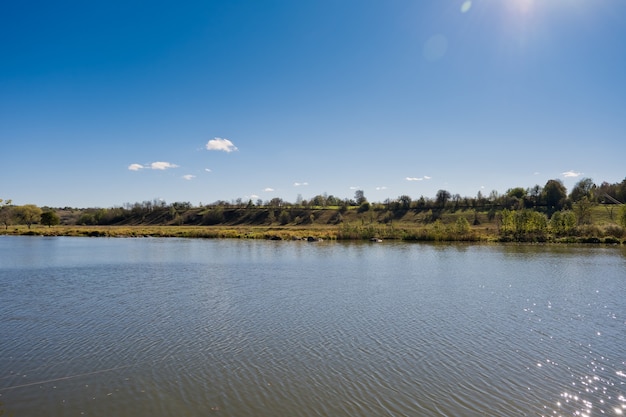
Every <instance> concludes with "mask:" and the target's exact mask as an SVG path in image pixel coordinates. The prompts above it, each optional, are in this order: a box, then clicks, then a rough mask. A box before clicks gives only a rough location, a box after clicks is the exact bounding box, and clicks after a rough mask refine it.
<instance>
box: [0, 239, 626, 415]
mask: <svg viewBox="0 0 626 417" xmlns="http://www.w3.org/2000/svg"><path fill="white" fill-rule="evenodd" d="M0 288H1V292H0V402H2V404H3V405H2V406H0V410H4V411H7V412H10V413H13V415H15V416H39V415H41V416H44V415H45V416H73V415H76V416H78V415H90V416H110V415H116V416H172V415H177V416H206V415H221V416H277V415H285V416H460V415H462V416H485V415H490V416H524V415H528V416H540V415H545V416H557V415H561V416H570V415H589V416H591V415H594V416H595V415H621V413H622V412H626V399H625V398H624V395H625V394H626V386H625V385H624V384H625V383H626V343H625V342H626V338H625V337H624V335H626V333H625V330H626V302H625V300H624V296H625V295H626V254H625V253H624V249H620V248H613V247H591V246H586V247H570V246H565V247H563V246H529V245H527V246H505V245H497V246H486V245H484V246H483V245H471V246H467V245H422V244H400V243H388V242H383V243H382V244H369V243H368V244H362V243H347V244H343V243H331V242H329V243H326V242H324V243H307V242H270V241H247V240H244V241H241V240H193V239H173V238H168V239H153V238H148V239H109V238H96V239H93V238H65V237H63V238H62V237H58V238H43V237H0ZM622 410H623V411H622Z"/></svg>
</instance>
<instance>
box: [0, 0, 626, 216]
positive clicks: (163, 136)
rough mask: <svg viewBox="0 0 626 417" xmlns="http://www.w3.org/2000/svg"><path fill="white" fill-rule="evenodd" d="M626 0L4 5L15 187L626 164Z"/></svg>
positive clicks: (171, 197)
mask: <svg viewBox="0 0 626 417" xmlns="http://www.w3.org/2000/svg"><path fill="white" fill-rule="evenodd" d="M625 156H626V2H625V1H623V0H459V1H456V0H298V1H293V0H263V1H258V0H250V1H244V0H233V1H211V0H204V1H184V2H166V1H159V0H156V1H155V0H153V1H128V0H124V1H117V0H110V1H82V0H80V1H64V0H61V1H58V2H50V1H36V0H34V1H13V2H3V3H2V5H0V198H2V199H5V200H6V199H11V200H12V201H13V203H14V204H17V205H22V204H36V205H39V206H50V207H77V208H87V207H103V208H107V207H116V206H122V205H124V204H126V203H135V202H143V201H153V200H164V201H165V202H166V203H173V202H190V203H192V204H193V205H198V204H210V203H213V202H215V201H218V200H225V201H232V200H236V199H239V198H241V199H242V200H244V201H247V200H249V199H252V200H253V201H257V200H258V199H261V200H263V201H268V200H271V199H272V198H276V197H277V198H282V199H283V200H285V201H288V202H295V201H296V200H297V199H298V196H301V197H302V198H304V199H309V198H311V197H313V196H315V195H318V194H324V193H326V194H328V195H334V196H337V197H339V198H342V199H343V198H353V197H354V195H355V191H356V190H362V191H363V192H364V195H365V197H366V198H367V199H368V200H369V201H373V202H382V201H385V200H386V199H388V198H389V199H395V198H397V197H399V196H401V195H408V196H410V197H411V198H414V199H417V198H419V197H420V196H424V197H430V198H434V197H435V195H436V193H437V191H438V190H441V189H443V190H447V191H449V192H450V193H451V194H460V195H461V196H469V197H473V196H476V195H477V193H478V192H479V191H480V192H481V193H482V194H483V195H489V194H490V193H491V191H492V190H495V191H497V192H499V193H504V192H506V190H508V189H510V188H515V187H523V188H529V187H533V186H534V185H540V186H543V185H545V183H546V182H547V181H548V180H550V179H560V180H561V181H563V183H564V184H565V186H566V187H567V189H568V190H571V189H572V187H573V186H574V185H575V184H576V183H577V182H578V181H580V180H581V179H583V178H591V179H593V180H594V182H596V183H597V184H600V183H602V182H604V181H606V182H609V183H616V182H621V181H622V180H624V178H625V177H626V165H625V164H624V161H625Z"/></svg>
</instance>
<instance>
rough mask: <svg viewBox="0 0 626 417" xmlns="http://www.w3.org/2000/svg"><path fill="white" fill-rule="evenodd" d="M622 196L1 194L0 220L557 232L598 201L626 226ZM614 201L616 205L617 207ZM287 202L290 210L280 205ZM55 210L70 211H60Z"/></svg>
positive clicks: (547, 192) (550, 184) (580, 220)
mask: <svg viewBox="0 0 626 417" xmlns="http://www.w3.org/2000/svg"><path fill="white" fill-rule="evenodd" d="M624 202H626V178H625V179H624V180H623V181H622V182H619V183H613V184H610V183H607V182H603V183H601V184H599V185H598V184H595V183H594V181H593V180H592V179H590V178H583V179H581V180H580V181H578V182H577V183H576V184H575V186H574V187H573V188H572V190H571V191H570V192H569V193H568V191H567V189H566V187H565V186H564V185H563V183H562V182H561V181H560V180H558V179H551V180H548V181H547V182H546V184H545V185H544V186H539V185H535V186H534V187H530V188H523V187H514V188H510V189H508V190H507V191H506V192H505V193H503V194H501V193H498V192H497V191H491V193H489V194H488V195H485V194H483V193H482V191H479V192H478V193H477V195H476V196H475V197H461V196H460V195H459V194H452V193H450V192H449V191H447V190H439V191H437V193H436V195H435V196H434V197H430V198H429V197H424V196H420V197H419V198H415V199H414V198H412V197H410V196H408V195H401V196H399V197H397V198H396V199H386V200H385V201H383V202H376V203H371V202H369V201H368V199H367V198H366V197H365V194H364V192H363V190H357V191H356V192H355V195H354V197H353V198H343V199H342V198H339V197H336V196H333V195H327V194H321V195H316V196H313V197H312V198H310V199H307V200H305V199H303V198H302V197H301V196H300V195H298V198H297V199H296V201H295V202H293V203H292V202H288V201H285V200H283V199H281V198H273V199H271V200H267V201H262V200H256V201H252V200H243V199H236V200H233V201H230V202H228V201H224V200H218V201H216V202H214V203H212V204H206V205H203V204H200V205H198V206H194V205H193V204H191V203H190V202H174V203H171V204H168V203H166V202H165V201H163V200H158V199H154V200H152V201H144V202H141V203H139V202H137V203H126V204H124V205H123V206H121V207H113V208H106V209H105V208H87V209H79V210H76V209H71V208H65V209H53V208H50V207H44V208H40V207H37V206H36V205H33V204H26V205H22V206H15V205H13V204H12V201H11V200H5V201H3V200H1V199H0V224H2V225H4V226H5V229H8V227H9V226H10V225H13V224H25V225H27V226H28V227H29V228H30V227H31V225H33V224H42V225H45V226H50V227H51V226H54V225H57V224H59V223H61V222H63V223H64V224H77V225H115V224H124V223H125V222H128V221H129V220H130V219H132V220H133V221H135V222H137V223H142V222H144V221H150V222H152V223H155V224H156V223H168V224H186V223H187V222H188V221H189V219H190V218H193V219H194V221H196V222H198V221H200V222H201V223H202V224H219V223H222V222H224V221H227V220H228V219H227V218H226V215H225V213H226V212H225V210H226V209H235V208H236V209H247V210H248V211H250V213H253V212H254V211H255V210H257V209H266V211H268V210H269V212H268V213H267V218H265V217H264V218H263V220H264V221H267V222H269V223H273V222H278V223H281V224H286V223H288V222H289V221H292V220H293V218H294V217H298V218H299V219H300V221H301V223H307V220H310V222H313V220H314V219H307V218H306V217H307V216H310V215H311V214H308V212H297V213H296V214H295V215H291V214H289V213H291V212H293V211H294V210H296V209H333V210H337V216H336V217H334V219H335V220H334V221H336V222H337V223H340V222H341V214H342V213H345V211H347V210H350V209H356V210H357V211H358V212H359V213H364V212H368V211H370V210H372V211H379V212H380V211H383V212H387V213H388V216H387V218H388V219H389V220H391V219H393V218H394V217H395V218H398V217H400V216H401V215H402V214H403V213H406V212H408V211H409V210H411V211H415V212H429V213H430V215H429V219H430V220H431V221H432V222H434V221H436V220H438V219H439V218H440V217H441V215H442V213H444V212H455V211H458V210H473V211H474V212H476V213H478V212H484V213H487V216H488V218H489V220H497V221H498V224H499V227H500V231H501V233H502V234H504V235H513V236H515V235H519V234H521V233H525V234H529V233H530V234H532V233H536V232H537V231H538V230H543V228H544V226H545V227H547V226H548V224H551V227H552V228H553V229H554V230H559V233H565V232H567V230H571V228H572V227H574V225H576V226H580V225H584V224H589V223H590V222H591V218H590V217H591V211H592V208H593V207H594V206H597V205H599V204H601V205H603V206H604V207H605V208H606V210H607V213H609V215H610V218H611V220H613V221H615V222H616V223H618V224H621V225H622V226H624V227H626V208H625V207H626V206H624V204H623V203H624ZM618 207H621V209H617V208H618ZM286 209H289V210H291V211H290V212H287V211H286ZM296 211H297V210H296ZM59 212H66V213H70V212H71V213H77V215H76V216H74V217H72V216H66V217H65V218H60V216H59V214H58V213H59ZM198 216H202V219H200V220H198V218H197V217H198ZM250 216H251V217H253V216H254V215H253V214H251V215H250ZM258 216H260V214H259V215H258ZM302 217H304V219H303V218H302ZM477 219H478V217H477V216H476V218H475V221H474V224H477V222H478V220H477ZM542 219H543V220H542ZM549 221H550V223H548V222H549Z"/></svg>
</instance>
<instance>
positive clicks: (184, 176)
mask: <svg viewBox="0 0 626 417" xmlns="http://www.w3.org/2000/svg"><path fill="white" fill-rule="evenodd" d="M183 178H184V179H186V180H187V181H191V180H192V179H194V178H196V176H195V175H191V174H187V175H183Z"/></svg>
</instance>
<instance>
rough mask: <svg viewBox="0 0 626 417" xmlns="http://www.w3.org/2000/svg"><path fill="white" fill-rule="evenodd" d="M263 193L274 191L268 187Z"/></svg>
mask: <svg viewBox="0 0 626 417" xmlns="http://www.w3.org/2000/svg"><path fill="white" fill-rule="evenodd" d="M263 191H265V192H266V193H271V192H273V191H274V189H273V188H270V187H267V188H266V189H264V190H263Z"/></svg>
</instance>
